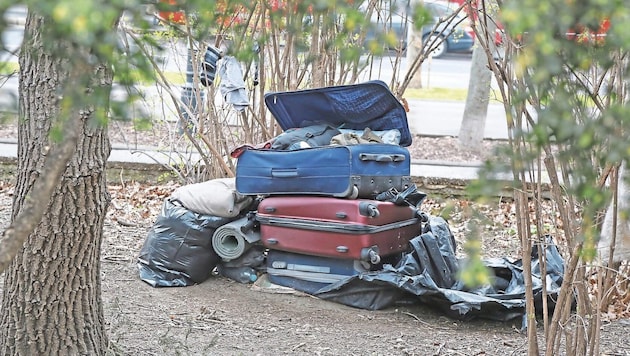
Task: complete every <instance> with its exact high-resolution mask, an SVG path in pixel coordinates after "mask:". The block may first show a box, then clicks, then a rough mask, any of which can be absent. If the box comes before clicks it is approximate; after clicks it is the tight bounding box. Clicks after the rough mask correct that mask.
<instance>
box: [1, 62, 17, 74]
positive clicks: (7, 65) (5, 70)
mask: <svg viewBox="0 0 630 356" xmlns="http://www.w3.org/2000/svg"><path fill="white" fill-rule="evenodd" d="M19 70H20V65H19V64H18V63H17V62H0V75H9V74H13V73H17V72H18V71H19Z"/></svg>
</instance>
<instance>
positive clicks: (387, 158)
mask: <svg viewBox="0 0 630 356" xmlns="http://www.w3.org/2000/svg"><path fill="white" fill-rule="evenodd" d="M359 159H360V160H361V161H375V162H403V161H404V160H405V159H406V157H405V155H399V154H393V155H387V154H381V153H361V154H360V155H359Z"/></svg>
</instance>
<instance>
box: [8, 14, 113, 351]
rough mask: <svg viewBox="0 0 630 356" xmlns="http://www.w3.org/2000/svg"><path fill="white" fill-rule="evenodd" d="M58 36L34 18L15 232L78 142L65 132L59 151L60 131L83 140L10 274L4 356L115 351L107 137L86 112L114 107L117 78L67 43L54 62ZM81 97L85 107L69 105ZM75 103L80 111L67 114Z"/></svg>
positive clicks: (23, 86)
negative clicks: (61, 155) (109, 306)
mask: <svg viewBox="0 0 630 356" xmlns="http://www.w3.org/2000/svg"><path fill="white" fill-rule="evenodd" d="M51 26H52V24H51V22H48V21H47V20H44V19H43V18H41V17H39V16H37V15H35V14H33V13H30V12H29V15H28V18H27V23H26V28H25V40H24V42H25V46H24V47H23V48H22V50H21V53H20V87H19V91H20V101H19V105H20V106H19V110H20V111H19V112H20V120H19V124H18V176H17V181H16V187H15V197H14V202H13V213H12V223H14V222H15V220H16V217H18V216H20V213H21V212H22V209H23V208H24V206H25V205H26V204H27V203H28V202H29V199H33V197H36V196H37V191H35V189H33V187H34V186H35V183H36V182H37V180H39V179H50V178H49V177H42V176H40V174H41V172H44V171H46V170H45V167H46V165H47V164H51V162H47V157H48V156H49V152H50V151H51V150H54V149H55V148H56V147H57V146H60V145H63V144H64V143H63V140H64V139H65V138H66V135H68V136H72V135H73V134H72V133H69V132H61V135H64V136H62V138H61V140H60V141H58V142H55V140H53V139H51V138H50V137H51V135H50V134H51V131H53V128H55V129H56V128H59V127H61V126H62V123H63V121H64V120H65V121H66V125H63V126H64V127H66V126H73V128H74V129H75V130H77V131H78V133H79V134H78V136H76V137H75V139H76V146H75V147H74V153H73V154H72V156H71V158H70V160H69V161H68V162H67V164H66V165H65V171H64V173H63V175H62V177H61V180H60V182H59V184H57V186H56V188H55V189H54V190H53V192H52V195H51V198H50V200H49V201H40V202H37V203H38V204H44V205H45V206H46V209H45V212H44V215H43V218H42V219H41V221H39V222H38V223H37V224H36V227H35V229H34V231H33V232H32V233H31V234H30V235H29V236H28V237H27V238H26V242H25V243H24V245H23V246H22V248H21V249H20V251H18V253H17V255H16V256H15V258H14V259H13V262H12V263H11V265H10V267H9V269H8V270H7V271H6V276H5V284H4V291H3V298H2V315H1V318H0V354H3V355H4V354H10V355H51V354H57V355H76V354H90V355H99V354H104V353H105V352H106V350H107V347H108V340H107V336H106V333H105V328H104V322H103V319H104V317H103V308H102V301H101V281H100V261H99V256H100V252H101V240H102V235H103V222H104V218H105V213H106V210H107V206H108V204H109V195H108V192H107V186H106V181H105V163H106V161H107V157H108V156H109V152H110V144H109V139H108V136H107V131H106V127H103V126H101V125H98V124H95V122H94V121H97V120H92V119H93V117H94V115H95V108H94V107H92V106H90V105H88V104H82V103H88V102H89V101H91V99H90V96H93V95H99V96H101V97H100V98H101V100H104V101H101V102H102V103H104V104H106V103H107V98H108V97H109V90H110V89H111V71H110V70H107V69H105V67H104V66H101V65H98V64H93V63H91V64H86V63H88V62H85V61H84V62H82V63H83V64H81V63H79V64H78V63H77V62H76V61H77V60H79V61H80V59H77V58H86V56H85V53H86V52H87V49H85V48H80V46H76V45H74V46H70V45H68V44H67V43H64V42H63V41H61V40H58V41H55V46H52V47H56V48H63V49H64V52H63V55H60V54H55V53H52V52H51V51H52V50H51V46H50V43H47V42H49V41H50V40H49V39H46V36H47V34H48V33H50V32H52V31H49V30H50V28H51ZM78 51H81V52H82V53H78ZM84 75H90V76H91V77H92V78H93V79H92V81H91V83H92V86H90V87H86V84H85V83H83V82H82V81H80V80H76V78H78V77H79V76H81V77H83V76H84ZM97 86H100V88H97ZM69 88H70V89H69ZM80 88H82V89H80ZM95 89H99V90H95ZM68 90H70V91H68ZM79 90H81V93H82V95H83V96H82V99H83V100H81V99H79V100H81V103H78V100H77V97H74V100H73V99H70V95H69V94H71V93H73V92H75V93H76V92H79ZM66 94H68V95H66ZM69 101H70V102H71V103H72V104H73V105H74V106H73V109H68V108H67V106H66V105H65V104H68V102H69ZM81 106H83V107H81ZM99 109H103V108H99ZM68 122H69V123H71V125H67V123H68ZM70 142H73V141H70Z"/></svg>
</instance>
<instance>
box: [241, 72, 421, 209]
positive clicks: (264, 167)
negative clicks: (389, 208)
mask: <svg viewBox="0 0 630 356" xmlns="http://www.w3.org/2000/svg"><path fill="white" fill-rule="evenodd" d="M265 104H266V105H267V107H268V108H269V111H270V112H271V113H272V114H273V116H274V117H275V119H276V121H277V122H278V124H279V125H280V127H281V128H282V129H283V130H288V129H291V128H298V127H304V126H307V125H308V123H315V122H322V121H323V120H325V121H326V122H327V123H329V124H331V125H332V126H334V127H336V128H342V129H351V130H364V129H365V128H370V129H371V130H373V131H384V130H391V129H396V130H398V131H399V132H400V142H399V145H395V144H386V143H365V144H355V145H331V146H320V147H314V148H304V149H297V150H290V151H280V150H269V149H248V150H245V151H244V152H242V153H241V155H240V156H239V157H238V161H237V164H236V190H237V191H238V192H239V193H240V194H243V195H289V194H291V195H295V194H297V195H325V196H334V197H342V198H357V197H359V198H370V199H373V198H374V197H376V195H378V194H379V193H381V192H383V191H386V190H388V189H390V188H396V189H398V190H403V189H405V188H407V187H408V186H409V185H410V184H411V177H410V171H411V169H410V167H411V162H410V155H409V151H408V150H407V149H406V148H405V147H406V146H409V145H410V144H411V141H412V137H411V133H410V131H409V126H408V124H407V115H406V112H405V109H404V107H403V106H402V104H401V103H400V102H399V101H398V99H396V97H394V95H393V94H392V93H391V91H390V90H389V88H388V87H387V85H386V84H385V83H384V82H382V81H369V82H365V83H360V84H353V85H343V86H334V87H325V88H317V89H308V90H300V91H293V92H277V93H268V94H266V95H265Z"/></svg>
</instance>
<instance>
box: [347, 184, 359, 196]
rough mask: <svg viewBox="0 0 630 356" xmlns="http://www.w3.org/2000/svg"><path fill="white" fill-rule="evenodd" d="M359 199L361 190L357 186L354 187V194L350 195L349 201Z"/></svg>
mask: <svg viewBox="0 0 630 356" xmlns="http://www.w3.org/2000/svg"><path fill="white" fill-rule="evenodd" d="M358 197H359V188H357V186H356V185H353V186H352V192H351V193H350V195H348V199H356V198H358Z"/></svg>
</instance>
